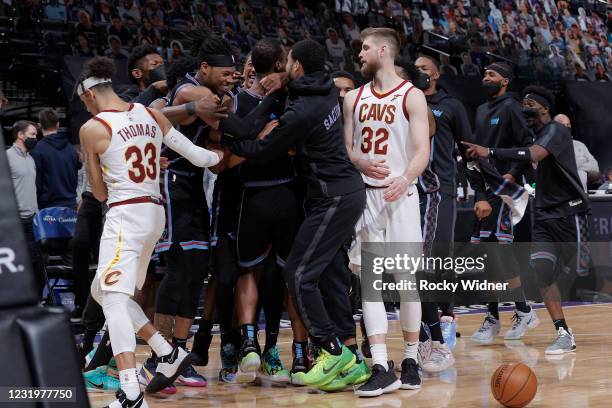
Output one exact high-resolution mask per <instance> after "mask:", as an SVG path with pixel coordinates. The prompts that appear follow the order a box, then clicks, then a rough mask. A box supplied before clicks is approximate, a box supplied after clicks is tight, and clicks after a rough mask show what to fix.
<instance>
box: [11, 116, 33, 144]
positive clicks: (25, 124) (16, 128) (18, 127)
mask: <svg viewBox="0 0 612 408" xmlns="http://www.w3.org/2000/svg"><path fill="white" fill-rule="evenodd" d="M30 126H34V128H36V124H35V123H34V122H30V121H29V120H18V121H17V122H15V123H13V141H15V140H17V134H19V132H25V131H26V129H27V128H29V127H30Z"/></svg>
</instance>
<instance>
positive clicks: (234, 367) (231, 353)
mask: <svg viewBox="0 0 612 408" xmlns="http://www.w3.org/2000/svg"><path fill="white" fill-rule="evenodd" d="M220 354H221V370H219V381H222V382H224V383H228V384H236V382H237V381H236V372H237V371H238V361H237V355H236V347H235V346H234V345H233V344H232V343H228V344H226V345H224V346H223V347H221V351H220Z"/></svg>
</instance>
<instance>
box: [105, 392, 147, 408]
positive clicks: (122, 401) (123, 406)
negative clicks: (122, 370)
mask: <svg viewBox="0 0 612 408" xmlns="http://www.w3.org/2000/svg"><path fill="white" fill-rule="evenodd" d="M115 397H117V399H116V400H115V401H113V402H111V403H110V404H108V405H107V406H105V407H104V408H147V407H148V405H147V401H145V399H144V394H143V393H142V392H141V393H140V395H138V397H137V398H136V399H135V400H129V399H127V397H126V396H125V392H123V390H122V389H121V388H119V389H118V390H117V393H116V394H115Z"/></svg>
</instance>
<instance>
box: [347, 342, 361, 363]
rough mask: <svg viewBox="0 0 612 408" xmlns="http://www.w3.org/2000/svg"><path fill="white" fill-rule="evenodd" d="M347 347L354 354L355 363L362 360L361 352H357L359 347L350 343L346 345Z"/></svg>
mask: <svg viewBox="0 0 612 408" xmlns="http://www.w3.org/2000/svg"><path fill="white" fill-rule="evenodd" d="M346 347H348V349H349V350H351V352H352V353H353V354H354V355H355V358H356V360H355V364H359V363H361V362H362V361H363V358H362V357H361V353H360V352H359V347H357V345H356V344H351V345H350V346H346Z"/></svg>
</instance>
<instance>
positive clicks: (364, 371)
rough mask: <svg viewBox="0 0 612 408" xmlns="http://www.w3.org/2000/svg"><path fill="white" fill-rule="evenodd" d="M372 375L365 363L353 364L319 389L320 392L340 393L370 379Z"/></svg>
mask: <svg viewBox="0 0 612 408" xmlns="http://www.w3.org/2000/svg"><path fill="white" fill-rule="evenodd" d="M371 375H372V373H371V372H370V369H369V368H368V365H367V364H366V363H365V361H363V360H361V363H359V364H353V365H352V366H351V367H350V368H349V369H348V370H343V371H341V372H340V374H338V375H337V376H336V378H334V379H333V380H332V382H330V383H329V384H325V385H322V386H321V387H319V389H320V390H321V391H342V390H343V389H345V388H346V387H348V386H349V385H354V384H360V383H362V382H366V381H367V380H369V379H370V376H371Z"/></svg>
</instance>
